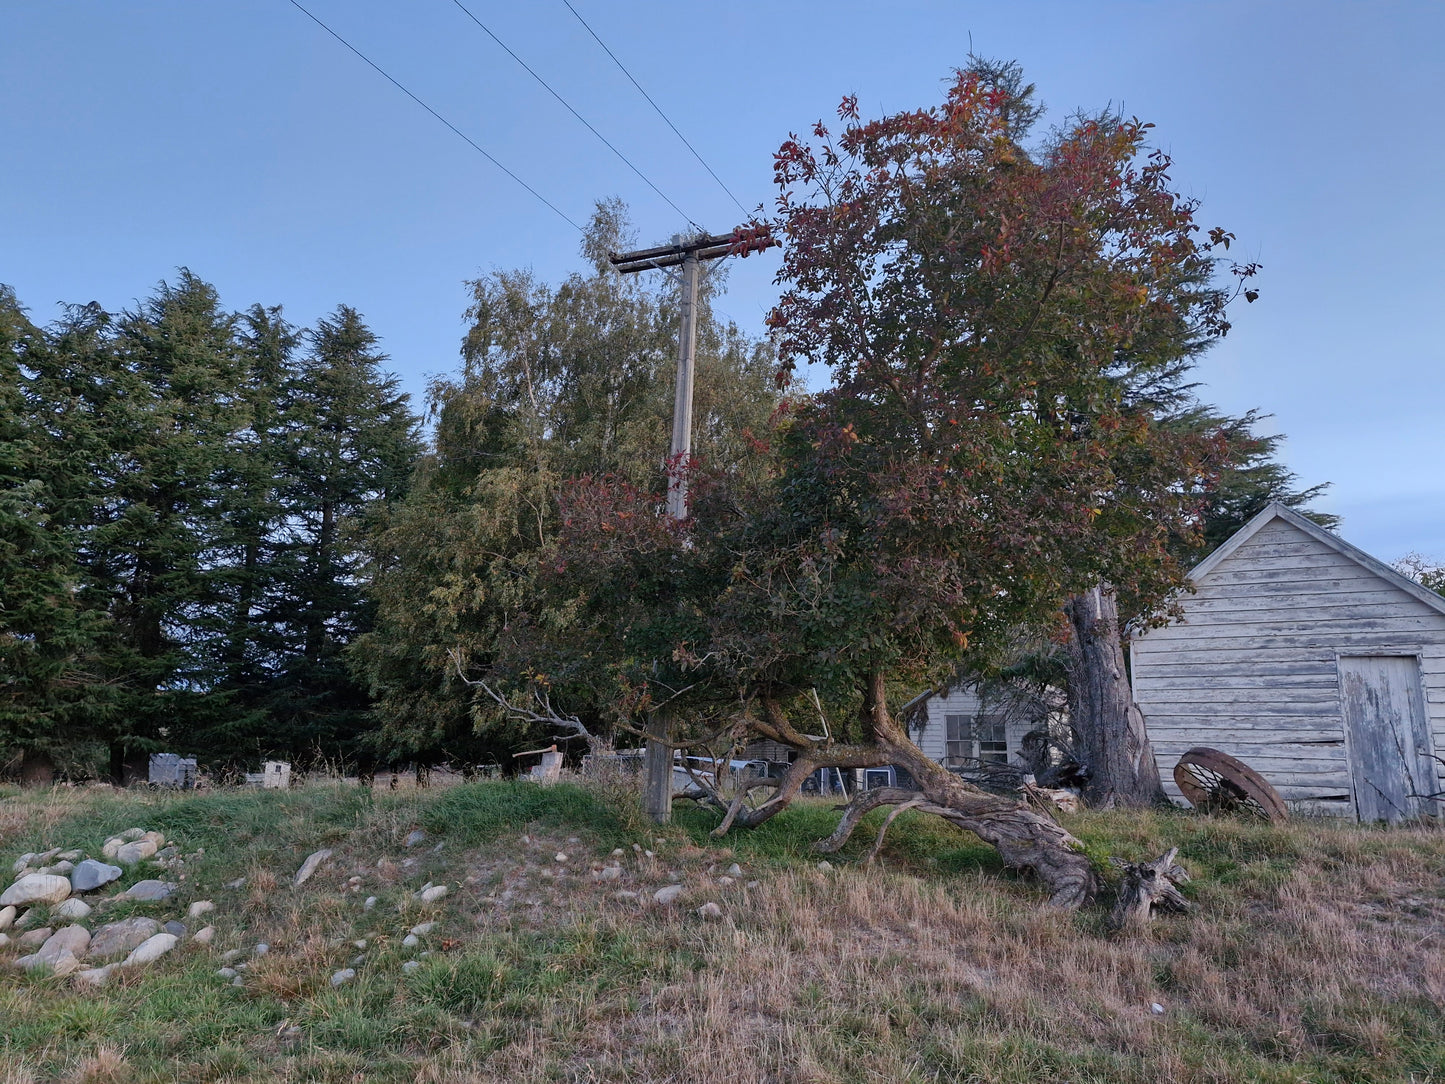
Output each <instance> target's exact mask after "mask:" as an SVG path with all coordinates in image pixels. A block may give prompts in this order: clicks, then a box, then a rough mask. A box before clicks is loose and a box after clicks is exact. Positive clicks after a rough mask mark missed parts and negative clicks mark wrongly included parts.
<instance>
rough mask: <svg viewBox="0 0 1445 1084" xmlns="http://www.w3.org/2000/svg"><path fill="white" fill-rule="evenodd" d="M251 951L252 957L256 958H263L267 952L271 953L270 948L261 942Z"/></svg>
mask: <svg viewBox="0 0 1445 1084" xmlns="http://www.w3.org/2000/svg"><path fill="white" fill-rule="evenodd" d="M251 951H252V954H253V955H256V956H265V955H266V953H268V952H270V951H271V946H270V945H268V944H266V942H265V941H262V942H261V943H260V944H258V945H257V946H256V947H255V948H254V949H252V950H251Z"/></svg>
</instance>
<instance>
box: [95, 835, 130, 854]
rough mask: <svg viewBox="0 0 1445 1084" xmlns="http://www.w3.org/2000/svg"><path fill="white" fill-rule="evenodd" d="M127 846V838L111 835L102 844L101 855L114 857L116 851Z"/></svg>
mask: <svg viewBox="0 0 1445 1084" xmlns="http://www.w3.org/2000/svg"><path fill="white" fill-rule="evenodd" d="M123 846H125V840H123V839H121V838H120V836H111V837H110V838H109V839H107V840H106V841H105V842H104V843H102V844H101V845H100V856H101V857H102V858H114V857H115V852H116V851H118V850H120V849H121V848H122V847H123Z"/></svg>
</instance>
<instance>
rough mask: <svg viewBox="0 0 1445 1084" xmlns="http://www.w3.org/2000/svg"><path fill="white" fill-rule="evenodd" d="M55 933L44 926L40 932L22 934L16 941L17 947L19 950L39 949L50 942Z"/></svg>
mask: <svg viewBox="0 0 1445 1084" xmlns="http://www.w3.org/2000/svg"><path fill="white" fill-rule="evenodd" d="M54 932H55V931H54V930H53V929H51V928H50V927H49V926H42V927H40V929H38V930H30V931H29V932H28V933H22V934H21V935H20V936H19V937H17V938H16V939H15V947H16V948H19V949H38V948H39V947H40V946H41V945H43V944H45V942H47V941H49V940H50V935H51V934H53V933H54Z"/></svg>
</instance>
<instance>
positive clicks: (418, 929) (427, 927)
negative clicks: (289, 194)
mask: <svg viewBox="0 0 1445 1084" xmlns="http://www.w3.org/2000/svg"><path fill="white" fill-rule="evenodd" d="M436 928H437V924H436V923H435V922H423V923H420V924H419V925H416V926H413V927H412V928H411V932H412V933H414V934H416V935H417V936H418V937H425V936H426V935H427V934H429V933H431V932H432V930H434V929H436Z"/></svg>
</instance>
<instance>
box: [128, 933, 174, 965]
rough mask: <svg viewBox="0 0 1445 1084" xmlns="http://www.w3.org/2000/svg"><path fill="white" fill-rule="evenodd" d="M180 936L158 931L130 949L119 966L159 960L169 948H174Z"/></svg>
mask: <svg viewBox="0 0 1445 1084" xmlns="http://www.w3.org/2000/svg"><path fill="white" fill-rule="evenodd" d="M179 941H180V938H179V937H177V936H176V935H175V934H173V933H158V934H155V935H154V936H153V937H148V938H146V939H145V940H144V941H142V942H141V943H140V944H139V945H137V946H136V947H135V949H134V950H132V952H131V954H130V955H129V956H127V957H126V958H125V960H124V961H123V962H122V963H121V965H120V966H121V967H139V966H140V965H141V964H148V963H151V962H152V961H154V960H159V959H160V958H161V957H162V956H164V955H165V954H166V953H168V952H170V951H171V949H173V948H175V947H176V945H177V943H179Z"/></svg>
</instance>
